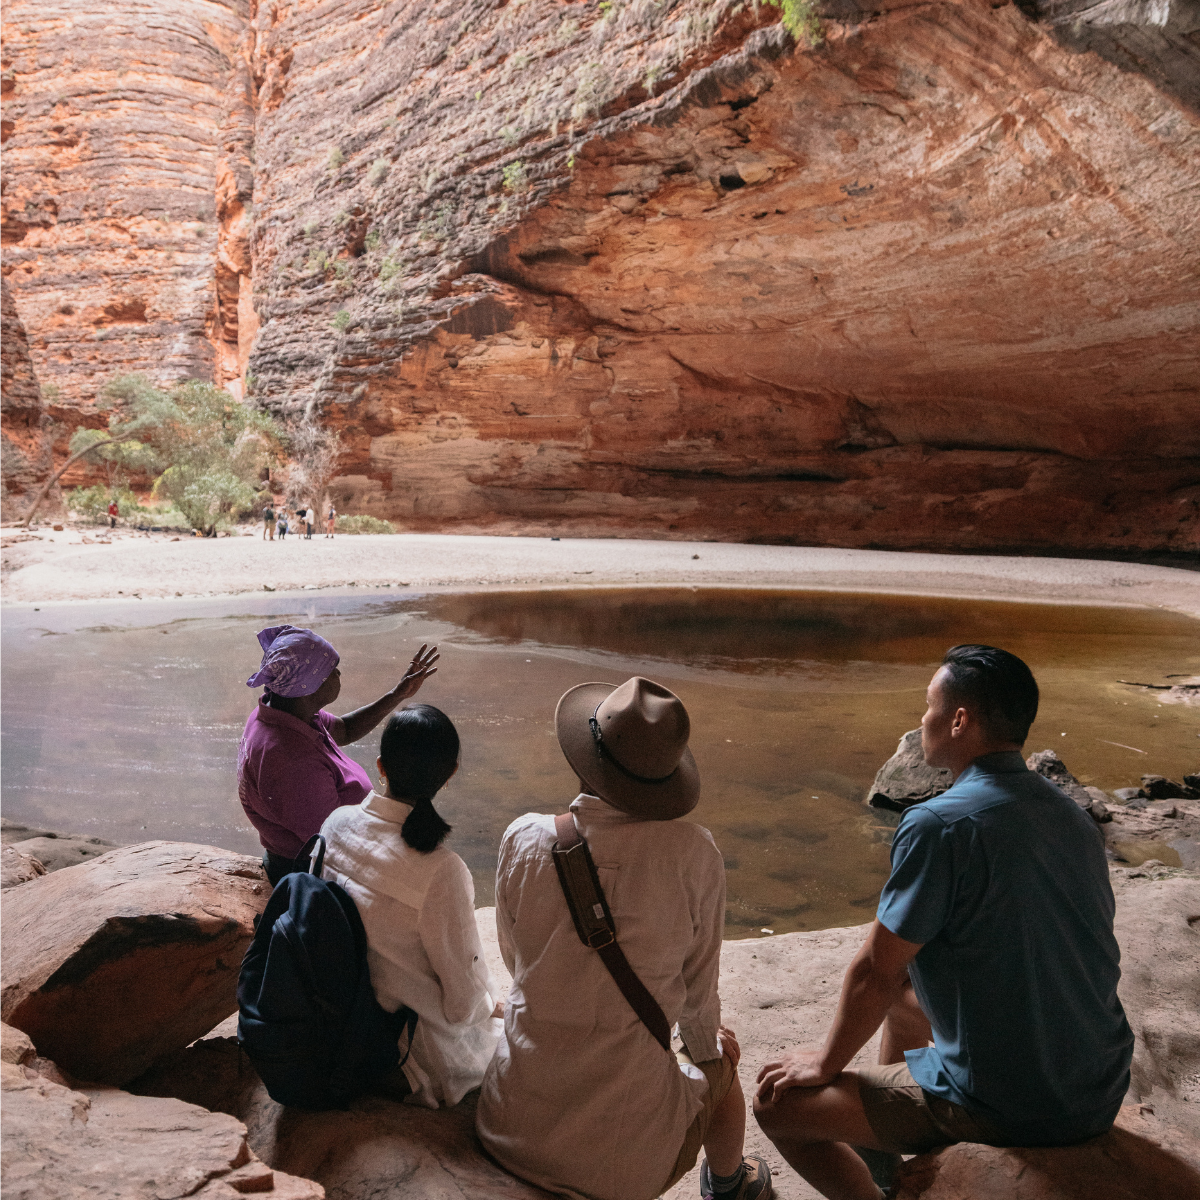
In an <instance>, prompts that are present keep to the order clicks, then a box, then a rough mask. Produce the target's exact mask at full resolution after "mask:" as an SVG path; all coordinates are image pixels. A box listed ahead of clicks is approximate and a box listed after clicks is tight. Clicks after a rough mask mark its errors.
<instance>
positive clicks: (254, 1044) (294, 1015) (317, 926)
mask: <svg viewBox="0 0 1200 1200" xmlns="http://www.w3.org/2000/svg"><path fill="white" fill-rule="evenodd" d="M317 842H319V843H320V848H319V849H318V851H317V853H316V856H315V861H314V862H313V866H312V873H311V874H307V873H304V872H302V871H296V872H294V873H292V874H290V875H285V876H284V877H283V878H282V879H281V880H280V881H279V883H278V885H277V886H276V888H275V890H274V892H272V893H271V899H270V900H269V901H268V902H267V907H266V911H265V912H264V913H263V914H262V917H261V918H260V919H259V921H258V927H257V929H256V930H255V933H254V940H253V941H252V942H251V943H250V947H249V949H248V950H247V951H246V956H245V957H244V958H243V959H242V970H241V974H240V976H239V977H238V991H237V996H238V1041H239V1042H240V1043H241V1046H242V1049H243V1050H245V1052H246V1055H247V1056H248V1057H249V1059H250V1061H251V1062H252V1063H253V1064H254V1067H255V1069H256V1070H257V1071H258V1073H259V1076H260V1077H261V1078H262V1081H263V1083H264V1084H266V1087H267V1092H268V1093H269V1094H270V1096H271V1099H272V1100H275V1101H277V1102H278V1103H280V1104H289V1105H293V1106H295V1107H297V1108H307V1109H316V1110H321V1109H330V1108H345V1107H346V1106H347V1105H348V1104H349V1102H350V1101H351V1100H353V1099H354V1097H355V1096H358V1095H361V1094H362V1093H363V1092H365V1091H366V1090H367V1089H368V1088H370V1086H371V1085H372V1084H373V1083H375V1082H376V1081H377V1080H378V1079H379V1078H380V1077H381V1076H383V1075H385V1074H386V1073H387V1072H388V1071H389V1070H391V1069H392V1068H393V1067H395V1066H396V1065H397V1064H398V1063H400V1049H399V1039H400V1035H401V1033H402V1032H403V1031H404V1030H405V1029H407V1030H408V1046H409V1049H410V1050H411V1048H412V1039H413V1033H414V1031H415V1029H416V1024H417V1014H416V1013H415V1012H413V1010H412V1009H411V1008H407V1007H403V1006H402V1007H401V1008H400V1009H399V1010H398V1011H397V1012H395V1013H389V1012H385V1011H384V1010H383V1009H382V1008H381V1007H380V1006H379V1002H378V1001H377V1000H376V999H375V992H374V989H373V988H372V987H371V973H370V971H369V970H368V967H367V935H366V932H365V930H364V929H363V923H362V918H361V917H360V916H359V915H358V909H357V908H356V907H355V906H354V901H353V900H351V899H350V897H349V896H348V895H347V894H346V891H345V889H343V888H341V887H339V886H338V885H337V884H336V883H330V882H329V881H327V880H324V879H322V878H321V877H320V875H321V866H322V864H323V862H324V860H325V841H324V839H323V838H322V837H321V836H320V835H319V834H318V835H317V836H316V837H315V838H313V839H312V840H311V841H310V842H309V843H308V845H307V846H305V848H304V851H303V852H302V855H301V859H298V860H297V861H302V859H303V857H304V855H306V854H307V853H308V851H309V850H310V849H311V847H312V846H313V845H314V844H315V843H317ZM404 1058H405V1060H407V1058H408V1054H407V1053H406V1054H405V1056H404ZM400 1065H403V1064H402V1063H401V1064H400Z"/></svg>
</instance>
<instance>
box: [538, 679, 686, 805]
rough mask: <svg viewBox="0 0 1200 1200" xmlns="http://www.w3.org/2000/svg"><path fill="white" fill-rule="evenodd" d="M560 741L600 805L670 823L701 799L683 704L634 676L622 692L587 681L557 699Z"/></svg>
mask: <svg viewBox="0 0 1200 1200" xmlns="http://www.w3.org/2000/svg"><path fill="white" fill-rule="evenodd" d="M554 731H555V733H556V734H557V735H558V744H559V745H560V746H561V747H562V751H563V754H565V755H566V757H567V762H569V763H570V764H571V766H572V768H573V769H574V771H575V773H576V775H578V776H579V778H580V779H582V780H583V781H584V782H586V783H587V784H588V785H589V786H590V787H591V788H592V789H593V790H594V791H595V792H596V794H597V795H599V797H600V798H601V799H602V800H605V801H607V802H608V803H609V804H611V805H612V806H613V807H614V808H619V809H620V810H621V811H622V812H626V813H629V815H630V816H633V817H639V818H641V819H642V820H644V821H671V820H674V819H675V818H676V817H682V816H684V815H686V814H687V813H690V812H691V811H692V809H693V808H695V807H696V803H697V801H698V800H699V799H700V772H699V771H698V770H697V769H696V760H695V759H694V758H693V757H692V752H691V751H690V750H689V749H688V736H689V734H690V732H691V722H690V721H689V720H688V715H687V709H686V708H684V706H683V701H682V700H680V699H679V697H678V696H676V695H675V693H674V692H671V691H668V690H667V689H666V688H665V687H663V686H662V685H661V684H658V683H652V682H651V681H650V680H649V679H642V678H641V677H640V676H635V677H634V678H633V679H628V680H626V681H625V682H624V683H622V684H621V685H620V686H619V687H618V686H616V685H614V684H611V683H581V684H579V686H578V687H573V688H572V689H571V690H570V691H569V692H567V693H566V695H564V696H563V698H562V699H561V700H559V702H558V708H557V709H556V710H555V713H554Z"/></svg>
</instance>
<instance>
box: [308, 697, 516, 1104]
mask: <svg viewBox="0 0 1200 1200" xmlns="http://www.w3.org/2000/svg"><path fill="white" fill-rule="evenodd" d="M458 752H459V741H458V731H457V730H456V729H455V728H454V724H453V722H452V721H451V720H450V718H449V717H447V716H446V714H445V713H444V712H442V711H441V710H440V709H437V708H434V707H433V706H432V705H431V704H415V705H413V706H412V707H411V708H404V709H401V710H400V711H399V712H397V713H395V714H393V716H392V717H391V719H390V720H389V721H388V723H387V725H386V727H385V728H384V731H383V737H382V739H381V740H380V746H379V758H378V760H377V762H376V765H377V767H378V768H379V778H380V788H379V790H377V791H372V792H371V794H370V795H369V796H367V798H366V799H365V800H364V801H363V802H362V803H361V804H357V805H347V806H345V807H343V808H338V809H335V810H334V811H333V812H332V813H331V814H330V815H329V817H328V819H327V820H326V821H325V824H324V825H323V826H322V827H321V833H322V835H323V836H324V838H325V842H326V846H327V850H326V854H325V870H324V874H325V878H326V879H332V880H336V882H337V883H339V884H341V886H342V887H344V888H345V889H346V891H347V892H349V894H350V896H351V898H352V899H353V900H354V903H355V904H356V905H357V906H358V911H359V914H360V915H361V916H362V921H363V926H364V928H365V929H366V932H367V962H368V964H369V966H370V969H371V983H372V985H373V986H374V988H375V995H376V998H377V999H378V1000H379V1003H380V1004H381V1005H382V1006H383V1007H384V1008H385V1009H387V1011H388V1012H395V1011H396V1009H398V1008H399V1007H400V1006H401V1005H402V1004H407V1005H408V1006H409V1008H411V1009H413V1010H415V1011H416V1013H417V1016H418V1020H417V1028H416V1033H415V1034H414V1035H413V1043H412V1053H411V1054H409V1056H408V1059H407V1061H406V1062H405V1064H404V1067H403V1068H402V1070H403V1078H402V1079H398V1080H395V1081H394V1086H393V1087H392V1089H391V1091H392V1094H394V1095H395V1094H405V1093H407V1096H406V1099H407V1100H408V1102H409V1103H413V1104H423V1105H426V1106H427V1107H429V1108H437V1107H438V1106H439V1105H442V1104H457V1103H458V1102H459V1101H460V1100H461V1099H462V1098H463V1096H464V1095H465V1094H466V1093H467V1092H469V1091H470V1090H471V1089H472V1088H474V1087H478V1086H479V1084H480V1082H481V1081H482V1079H483V1073H484V1070H485V1069H486V1067H487V1064H488V1062H489V1061H490V1060H491V1057H492V1054H493V1052H494V1050H495V1048H496V1041H497V1038H498V1037H499V1035H500V1021H499V1020H498V1019H497V1018H499V1017H500V1016H501V1014H502V1012H503V1003H502V1002H499V1001H497V999H496V998H495V997H496V987H495V984H493V983H492V981H491V979H490V978H489V977H488V971H487V966H486V965H485V963H484V960H483V947H482V945H481V944H480V941H479V931H478V929H477V928H476V926H475V886H474V884H473V883H472V880H471V872H470V871H469V870H468V869H467V865H466V863H464V862H463V860H462V859H461V858H459V856H458V855H457V854H455V853H454V852H453V851H452V850H449V849H447V848H446V847H445V846H444V845H443V844H442V843H443V842H444V841H445V839H446V835H447V834H449V832H450V826H449V825H448V824H447V823H446V822H445V821H444V820H443V819H442V817H441V816H440V815H439V813H438V811H437V809H436V808H434V806H433V801H434V797H435V796H436V795H437V793H438V792H439V791H441V789H442V788H443V787H444V786H445V785H446V783H448V782H449V780H450V779H451V777H452V776H453V775H454V773H455V772H456V771H457V770H458ZM406 1049H408V1047H407V1046H404V1047H402V1050H406Z"/></svg>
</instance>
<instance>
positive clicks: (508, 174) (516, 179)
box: [502, 159, 529, 192]
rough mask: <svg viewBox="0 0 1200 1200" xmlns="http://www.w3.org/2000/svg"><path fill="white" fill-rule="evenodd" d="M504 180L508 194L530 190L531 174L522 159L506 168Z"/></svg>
mask: <svg viewBox="0 0 1200 1200" xmlns="http://www.w3.org/2000/svg"><path fill="white" fill-rule="evenodd" d="M502 178H503V181H504V190H505V191H506V192H524V191H527V190H528V188H529V173H528V172H527V171H526V170H525V164H524V163H523V162H522V161H521V160H520V159H517V161H516V162H511V163H509V164H508V166H507V167H505V168H504V171H503V175H502Z"/></svg>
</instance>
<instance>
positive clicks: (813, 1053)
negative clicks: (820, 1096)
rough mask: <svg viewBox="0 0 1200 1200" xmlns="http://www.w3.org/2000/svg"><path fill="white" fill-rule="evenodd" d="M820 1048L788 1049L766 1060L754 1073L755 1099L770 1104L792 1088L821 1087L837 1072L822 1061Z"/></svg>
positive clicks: (837, 1073) (834, 1076)
mask: <svg viewBox="0 0 1200 1200" xmlns="http://www.w3.org/2000/svg"><path fill="white" fill-rule="evenodd" d="M823 1056H824V1051H823V1050H789V1051H788V1052H787V1053H786V1054H785V1055H784V1056H783V1057H782V1058H780V1059H777V1060H776V1061H775V1062H769V1063H767V1065H766V1066H765V1067H763V1069H762V1070H761V1071H759V1073H758V1091H757V1093H756V1095H757V1096H758V1102H759V1103H760V1104H774V1103H775V1101H777V1100H778V1099H779V1098H780V1097H781V1096H782V1095H783V1093H784V1092H787V1091H790V1090H791V1089H792V1088H813V1087H824V1086H825V1084H827V1083H830V1082H832V1081H833V1080H834V1079H836V1078H837V1077H838V1075H839V1074H840V1072H838V1071H830V1070H829V1069H828V1068H827V1067H825V1066H823V1065H822V1062H821V1060H822V1058H823Z"/></svg>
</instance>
